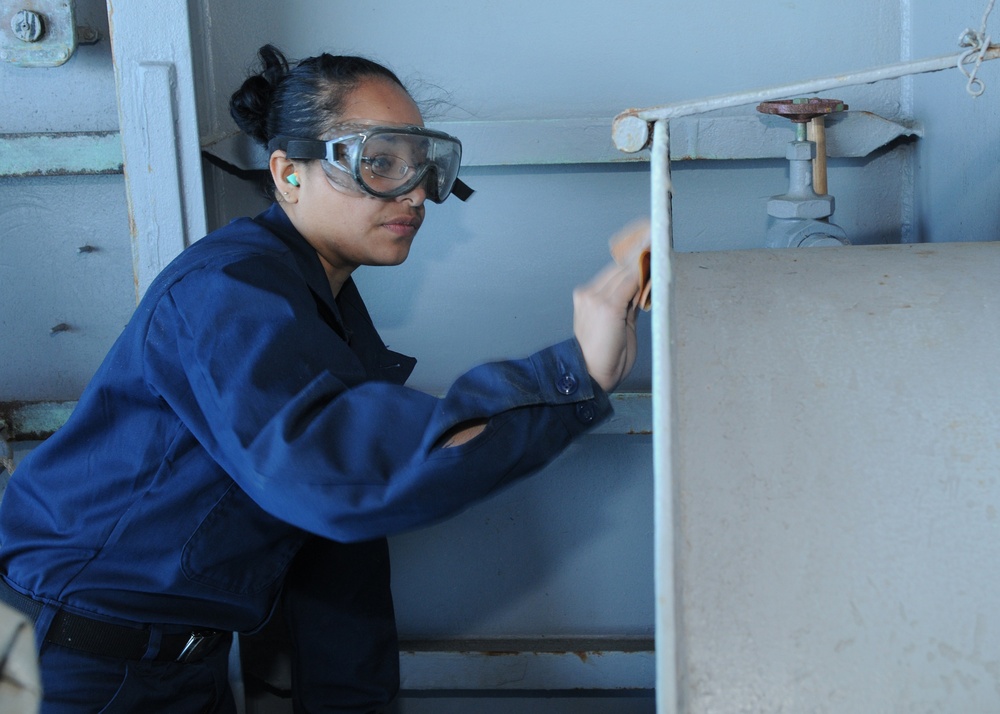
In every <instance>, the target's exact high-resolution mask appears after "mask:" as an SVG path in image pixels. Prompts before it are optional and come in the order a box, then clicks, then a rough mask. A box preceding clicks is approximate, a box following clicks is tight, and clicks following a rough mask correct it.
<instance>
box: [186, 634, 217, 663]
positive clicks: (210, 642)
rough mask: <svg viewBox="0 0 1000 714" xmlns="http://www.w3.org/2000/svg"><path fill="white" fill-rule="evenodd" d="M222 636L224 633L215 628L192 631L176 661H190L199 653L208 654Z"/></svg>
mask: <svg viewBox="0 0 1000 714" xmlns="http://www.w3.org/2000/svg"><path fill="white" fill-rule="evenodd" d="M221 636H222V633H221V632H218V631H215V630H207V631H201V632H198V631H196V632H192V633H191V636H190V637H189V638H188V641H187V642H186V643H185V645H184V649H182V650H181V653H180V654H179V655H177V659H176V660H175V661H176V662H181V663H184V662H190V661H191V660H192V659H193V658H194V657H195V656H196V655H198V654H201V655H205V654H208V652H209V651H210V650H211V649H212V647H213V646H214V645H215V643H216V642H218V641H219V638H220V637H221Z"/></svg>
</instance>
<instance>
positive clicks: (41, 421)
mask: <svg viewBox="0 0 1000 714" xmlns="http://www.w3.org/2000/svg"><path fill="white" fill-rule="evenodd" d="M611 404H612V405H613V406H614V409H615V413H614V414H613V415H612V417H611V418H610V419H609V420H607V421H606V422H604V423H602V424H599V425H598V426H597V427H595V428H594V430H593V431H592V432H591V433H593V434H651V433H652V430H653V414H652V407H651V406H650V395H649V394H648V393H646V392H623V393H620V394H612V395H611ZM75 407H76V402H55V401H52V402H0V428H6V437H5V438H6V439H7V440H8V441H39V440H41V439H46V438H48V437H49V436H51V435H52V434H53V433H55V431H56V430H57V429H59V427H61V426H62V425H63V424H65V423H66V420H67V419H69V415H70V414H71V413H72V412H73V409H74V408H75Z"/></svg>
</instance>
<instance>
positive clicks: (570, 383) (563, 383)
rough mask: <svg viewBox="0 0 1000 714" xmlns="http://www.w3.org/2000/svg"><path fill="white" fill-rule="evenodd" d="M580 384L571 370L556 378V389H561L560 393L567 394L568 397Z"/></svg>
mask: <svg viewBox="0 0 1000 714" xmlns="http://www.w3.org/2000/svg"><path fill="white" fill-rule="evenodd" d="M579 386H580V383H579V382H577V381H576V377H574V376H573V375H572V374H570V373H569V372H565V373H564V374H563V375H562V376H561V377H559V379H557V380H556V389H557V390H559V393H560V394H565V395H566V396H567V397H568V396H569V395H570V394H572V393H573V392H575V391H576V388H577V387H579Z"/></svg>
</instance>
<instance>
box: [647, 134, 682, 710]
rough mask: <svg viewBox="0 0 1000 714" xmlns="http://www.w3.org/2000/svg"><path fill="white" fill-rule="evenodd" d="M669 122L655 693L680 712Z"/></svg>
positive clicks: (655, 180) (660, 299)
mask: <svg viewBox="0 0 1000 714" xmlns="http://www.w3.org/2000/svg"><path fill="white" fill-rule="evenodd" d="M672 192H673V186H672V185H671V181H670V127H669V122H667V121H658V122H656V124H655V125H654V127H653V150H652V156H651V157H650V199H651V201H650V203H651V211H650V237H651V239H652V245H651V249H650V252H651V267H650V279H651V280H652V283H653V286H652V293H653V304H654V305H656V310H655V311H654V312H653V314H652V324H651V329H652V343H653V344H652V352H653V375H654V379H656V375H667V377H666V379H660V380H657V384H656V386H655V388H654V389H653V433H654V434H656V438H655V439H654V440H653V465H654V473H655V474H656V475H655V478H654V482H653V492H654V496H653V498H654V501H655V503H656V504H657V507H656V509H655V515H654V525H653V528H654V532H655V535H654V537H655V553H656V555H655V560H656V572H657V576H656V699H657V709H656V710H657V711H658V712H660V714H676V713H677V712H678V711H680V710H679V706H680V699H679V697H680V687H679V683H680V680H679V673H680V669H679V666H678V664H679V663H678V653H677V644H678V642H679V641H680V638H679V637H678V636H677V635H678V624H679V622H678V616H677V614H678V610H677V600H676V590H677V587H676V583H677V579H676V563H675V545H674V490H675V486H674V478H673V434H672V430H673V424H674V419H673V414H672V410H673V406H672V405H673V397H672V388H673V384H672V383H673V380H672V379H671V376H670V375H672V374H673V354H672V353H673V339H672V338H671V322H672V321H671V320H670V314H671V312H672V308H671V290H672V288H671V284H672V282H673V277H672V275H673V273H672V267H671V264H672V257H671V253H672V251H673V242H674V241H673V227H672V225H671V224H672V220H671V205H670V199H671V194H672Z"/></svg>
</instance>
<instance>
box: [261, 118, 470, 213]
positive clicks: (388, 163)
mask: <svg viewBox="0 0 1000 714" xmlns="http://www.w3.org/2000/svg"><path fill="white" fill-rule="evenodd" d="M337 129H338V131H344V132H345V133H343V134H339V135H338V136H335V137H334V138H332V139H328V140H326V141H320V140H314V139H293V138H287V137H280V138H279V139H276V140H275V141H273V142H272V143H271V146H272V147H273V148H283V149H284V150H285V152H286V156H287V157H288V158H290V159H322V160H323V168H324V170H325V171H326V173H327V175H328V176H330V178H331V180H333V181H334V182H335V183H338V184H341V183H342V182H343V178H344V176H343V174H347V175H349V176H350V177H351V178H352V179H353V180H354V183H355V184H356V185H357V187H358V189H359V190H361V191H363V192H364V193H367V194H369V195H372V196H376V197H378V198H396V197H398V196H402V195H404V194H407V193H409V192H410V191H412V190H414V189H415V188H416V187H417V186H419V185H421V184H424V185H425V187H426V191H427V197H428V198H429V199H430V200H432V201H434V202H435V203H441V202H443V201H444V200H445V199H446V198H448V196H449V195H451V193H452V192H454V193H455V195H456V196H458V197H459V198H460V199H461V200H463V201H464V200H465V199H466V198H468V196H469V195H470V194H471V189H469V188H468V187H467V186H465V184H464V183H462V182H461V181H459V180H458V170H459V167H460V166H461V163H462V144H461V142H460V141H459V140H458V139H456V138H455V137H453V136H449V135H448V134H445V133H443V132H439V131H434V130H432V129H424V128H423V127H415V126H408V127H384V126H366V125H354V126H351V125H343V126H340V127H337Z"/></svg>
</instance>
